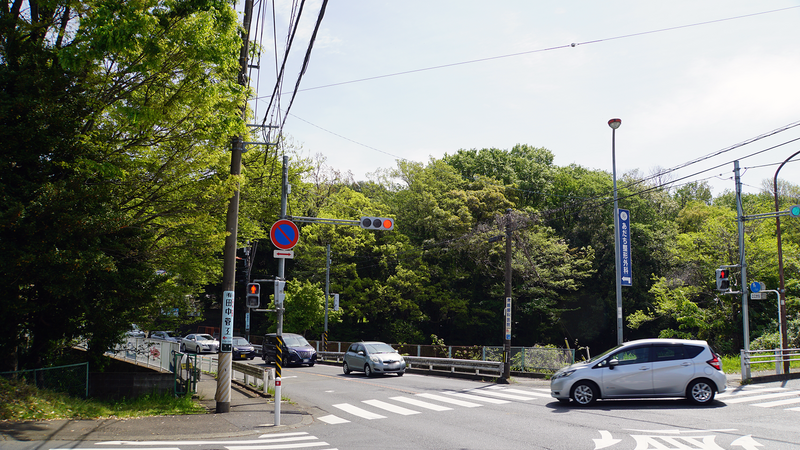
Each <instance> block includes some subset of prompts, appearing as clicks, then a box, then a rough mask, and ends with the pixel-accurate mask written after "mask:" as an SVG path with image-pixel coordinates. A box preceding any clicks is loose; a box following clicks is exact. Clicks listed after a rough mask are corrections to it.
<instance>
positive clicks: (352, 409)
mask: <svg viewBox="0 0 800 450" xmlns="http://www.w3.org/2000/svg"><path fill="white" fill-rule="evenodd" d="M333 407H334V408H339V409H341V410H342V411H344V412H348V413H350V414H352V415H354V416H358V417H361V418H362V419H367V420H373V419H385V418H386V416H382V415H380V414H375V413H372V412H369V411H367V410H366V409H361V408H359V407H358V406H353V405H351V404H349V403H339V404H338V405H333Z"/></svg>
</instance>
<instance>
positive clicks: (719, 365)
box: [706, 355, 722, 370]
mask: <svg viewBox="0 0 800 450" xmlns="http://www.w3.org/2000/svg"><path fill="white" fill-rule="evenodd" d="M706 362H707V363H708V365H710V366H711V367H713V368H715V369H717V370H722V361H720V359H719V355H714V357H713V358H711V359H709V360H708V361H706Z"/></svg>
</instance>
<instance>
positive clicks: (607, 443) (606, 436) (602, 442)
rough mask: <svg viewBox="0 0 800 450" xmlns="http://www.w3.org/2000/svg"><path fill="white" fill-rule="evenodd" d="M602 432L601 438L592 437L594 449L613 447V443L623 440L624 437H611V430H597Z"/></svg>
mask: <svg viewBox="0 0 800 450" xmlns="http://www.w3.org/2000/svg"><path fill="white" fill-rule="evenodd" d="M597 431H599V432H600V439H592V440H593V441H594V450H598V449H600V448H606V447H611V446H612V445H614V444H616V443H618V442H621V441H622V439H614V438H613V437H611V432H609V431H606V430H597Z"/></svg>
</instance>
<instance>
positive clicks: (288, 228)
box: [269, 219, 300, 250]
mask: <svg viewBox="0 0 800 450" xmlns="http://www.w3.org/2000/svg"><path fill="white" fill-rule="evenodd" d="M269 237H270V239H272V244H273V245H274V246H275V247H278V248H279V249H280V250H289V249H290V248H292V247H294V246H295V245H297V241H298V240H299V239H300V230H298V229H297V225H295V224H294V222H292V221H291V220H286V219H281V220H279V221H277V222H275V223H274V224H272V228H270V230H269Z"/></svg>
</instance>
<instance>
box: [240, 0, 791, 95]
mask: <svg viewBox="0 0 800 450" xmlns="http://www.w3.org/2000/svg"><path fill="white" fill-rule="evenodd" d="M794 8H800V5H798V6H788V7H786V8H779V9H773V10H770V11H762V12H757V13H751V14H744V15H741V16H734V17H727V18H723V19H715V20H708V21H705V22H697V23H692V24H686V25H678V26H674V27H668V28H660V29H657V30H650V31H642V32H639V33H632V34H625V35H620V36H612V37H607V38H600V39H593V40H589V41H583V42H573V43H569V44H564V45H557V46H554V47H547V48H540V49H536V50H528V51H524V52H518V53H510V54H506V55H498V56H489V57H486V58H478V59H471V60H468V61H460V62H454V63H449V64H441V65H438V66H430V67H423V68H419V69H411V70H405V71H402V72H393V73H388V74H383V75H376V76H372V77H365V78H359V79H356V80H350V81H342V82H338V83H331V84H325V85H321V86H314V87H309V88H305V89H301V90H300V92H304V91H312V90H317V89H325V88H330V87H335V86H342V85H345V84H353V83H361V82H364V81H372V80H379V79H382V78H390V77H396V76H401V75H409V74H412V73H419V72H427V71H431V70H438V69H445V68H448V67H456V66H463V65H467V64H475V63H480V62H486V61H494V60H498V59H505V58H514V57H517V56H524V55H531V54H534V53H542V52H548V51H552V50H559V49H566V48H574V47H577V46H579V45H589V44H598V43H601V42H607V41H615V40H619V39H627V38H631V37H638V36H645V35H648V34H655V33H663V32H667V31H674V30H680V29H683V28H692V27H699V26H703V25H710V24H713V23H719V22H726V21H731V20H738V19H745V18H748V17H754V16H759V15H764V14H772V13H776V12H781V11H786V10H789V9H794ZM286 94H289V92H284V93H282V94H281V95H286ZM272 95H275V92H273V94H272ZM267 97H269V96H263V97H255V98H252V99H251V100H258V99H261V98H267Z"/></svg>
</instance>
